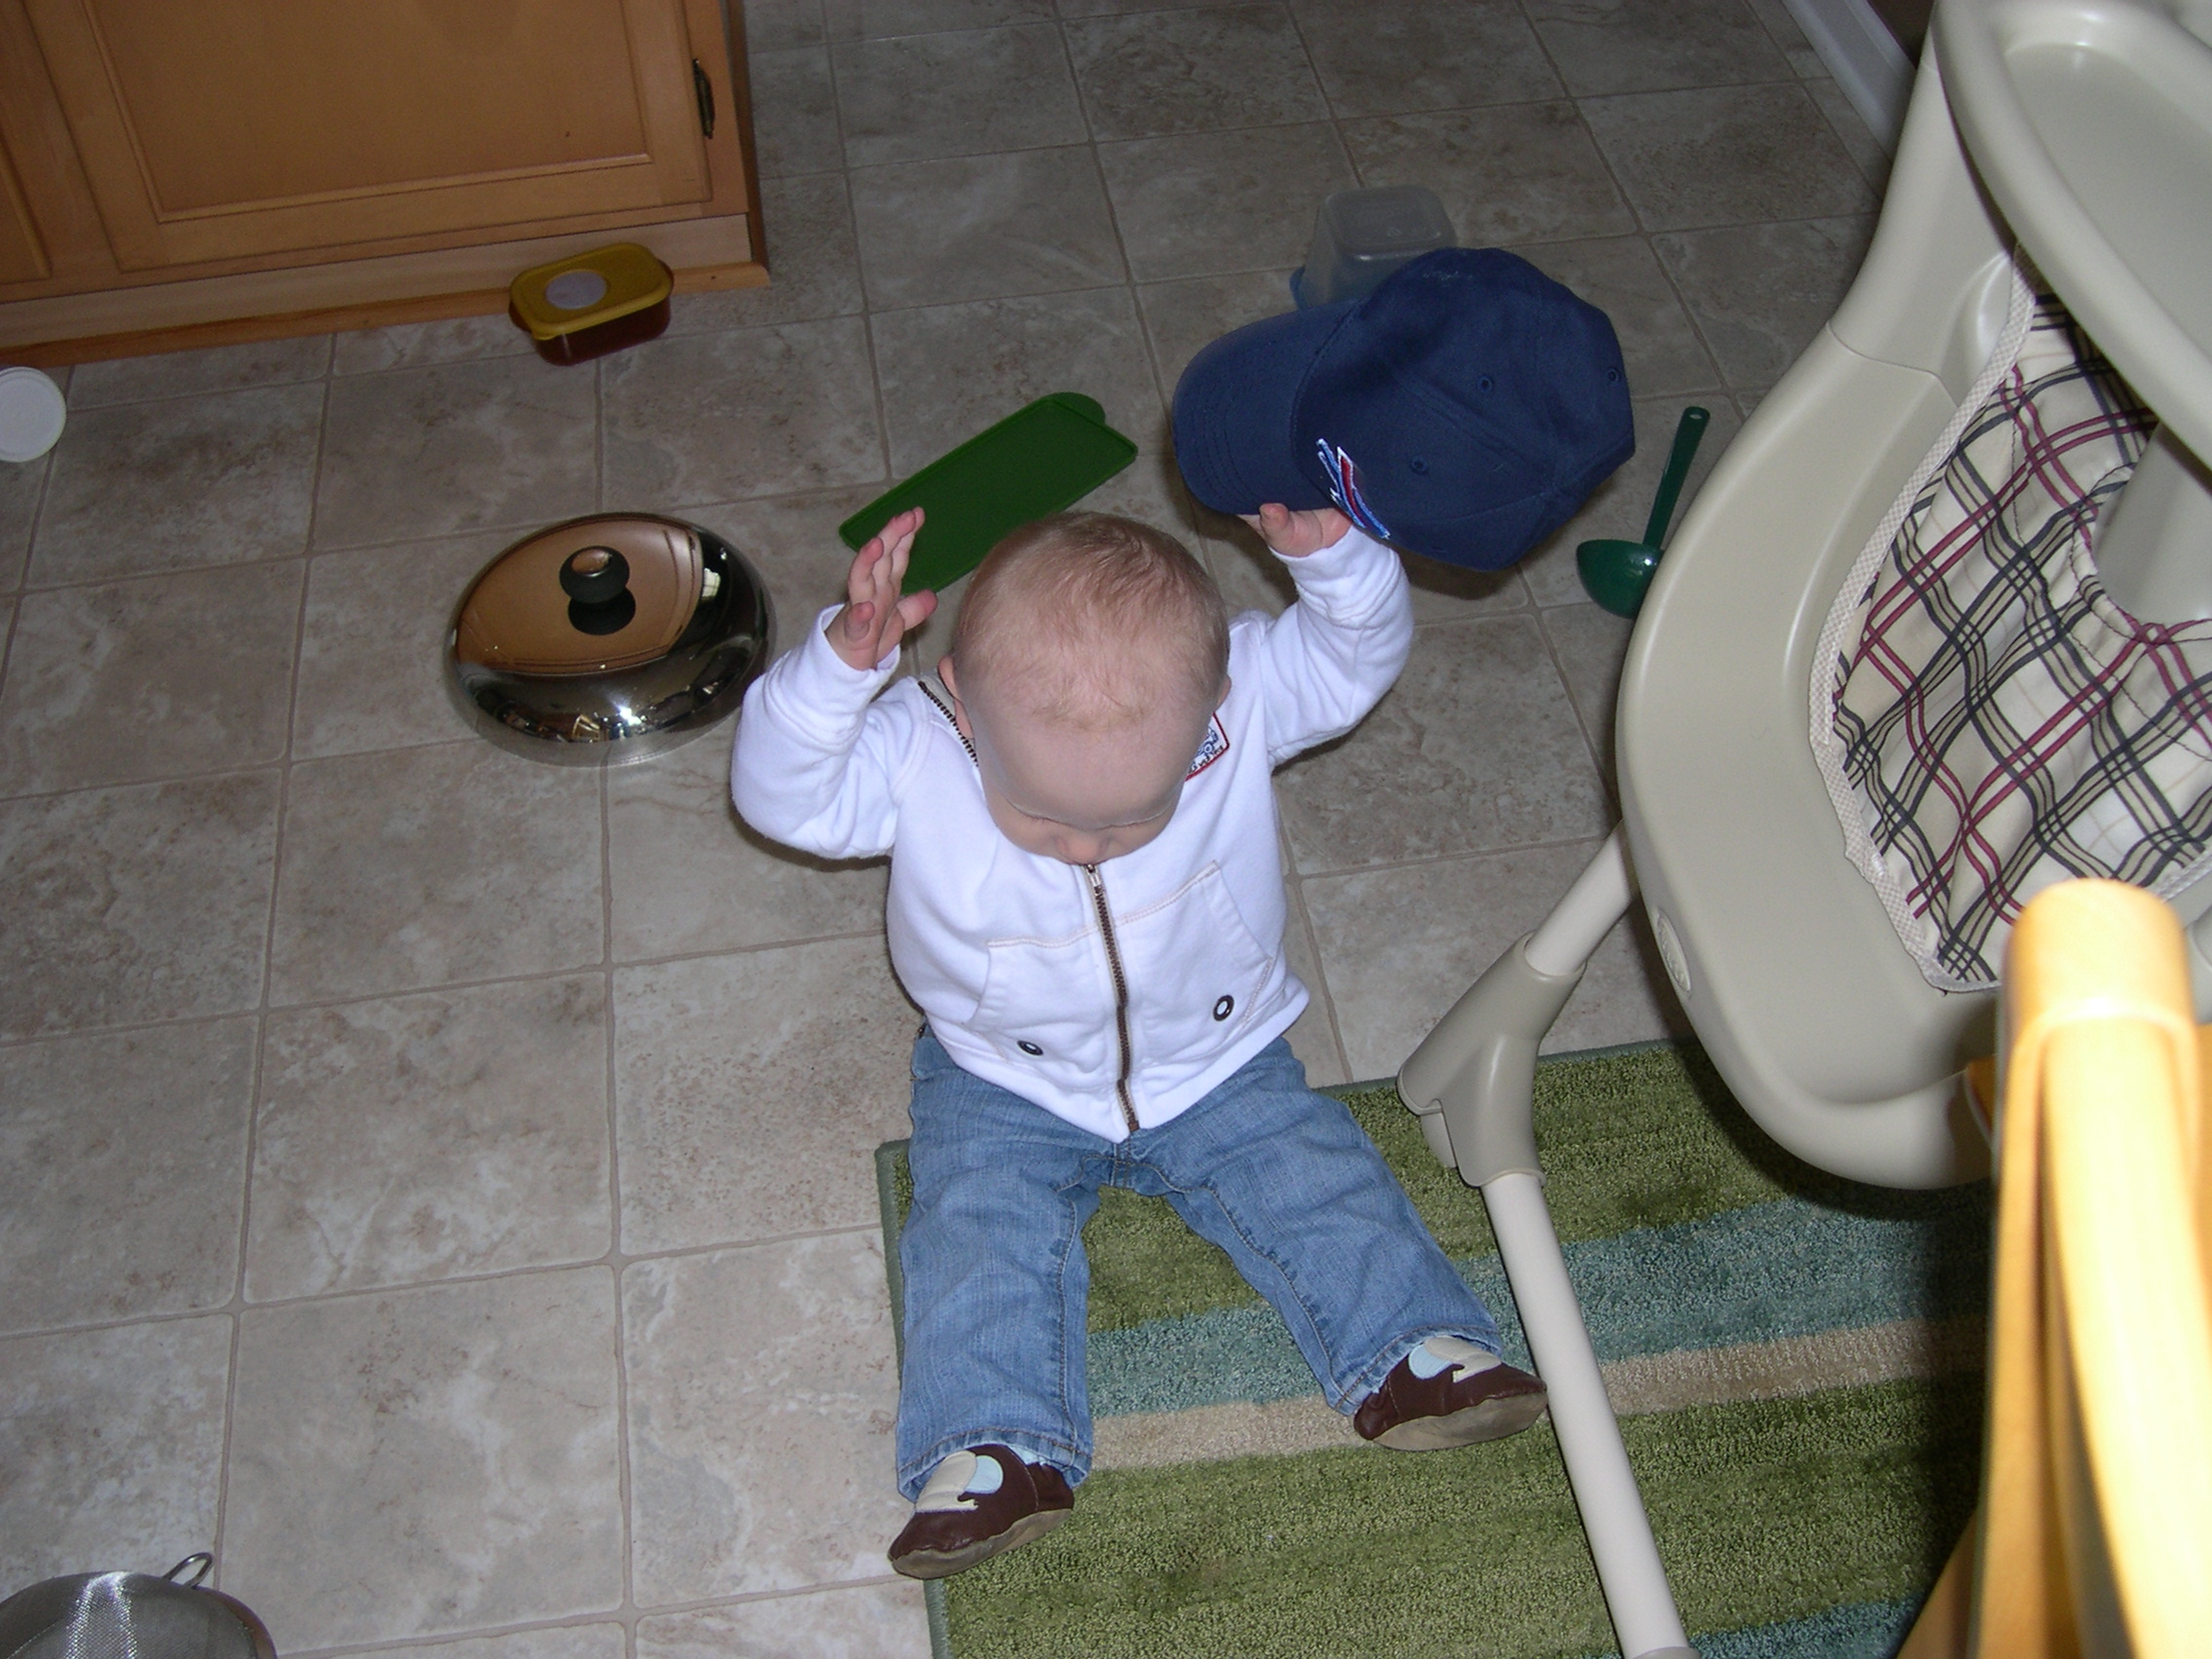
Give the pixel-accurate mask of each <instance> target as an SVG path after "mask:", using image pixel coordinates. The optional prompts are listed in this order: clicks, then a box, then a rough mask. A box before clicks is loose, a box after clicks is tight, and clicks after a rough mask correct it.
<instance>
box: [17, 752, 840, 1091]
mask: <svg viewBox="0 0 2212 1659" xmlns="http://www.w3.org/2000/svg"><path fill="white" fill-rule="evenodd" d="M264 769H265V770H267V769H272V768H264ZM5 804H6V803H0V805H5ZM881 937H882V929H881V928H880V926H879V927H875V928H870V929H866V930H858V931H854V932H850V933H833V934H814V935H809V936H807V937H806V938H803V939H780V940H766V941H764V942H762V943H759V944H744V945H733V946H731V947H729V948H727V949H722V950H686V951H676V952H672V953H671V954H669V955H666V956H642V957H638V958H635V959H633V960H618V961H616V962H614V963H613V965H612V969H611V972H613V973H615V974H621V973H625V972H628V971H630V970H632V969H638V968H668V967H677V966H680V965H682V964H683V963H686V962H713V961H718V960H719V959H721V958H724V957H733V956H765V955H767V954H768V953H769V952H771V951H776V950H795V949H801V948H804V947H806V946H808V945H816V944H841V943H844V942H846V941H848V940H866V939H879V938H881ZM598 971H599V968H598V965H597V964H594V963H589V962H582V963H571V964H569V965H568V966H566V967H561V968H546V969H540V970H538V971H536V972H535V973H529V974H499V975H492V976H488V977H483V978H474V979H441V980H437V981H435V982H433V983H430V984H424V985H412V986H402V987H394V988H390V989H387V990H381V991H369V992H366V993H363V994H360V995H353V996H340V997H317V998H311V999H309V1000H306V1001H303V1002H289V1003H276V1002H272V1003H271V1004H270V1005H269V1012H270V1013H272V1014H312V1013H316V1012H319V1011H324V1010H334V1009H347V1008H361V1007H366V1006H368V1005H369V1004H372V1003H387V1002H402V1001H406V1000H409V999H411V998H418V997H432V996H444V995H446V994H448V993H451V992H455V991H479V990H496V989H498V988H499V987H500V986H503V985H529V984H538V983H543V982H547V981H551V980H556V979H577V978H588V977H590V976H591V975H593V974H594V973H597V972H598ZM255 1013H256V1011H255V1009H252V1008H232V1009H223V1010H220V1011H218V1012H215V1013H212V1014H178V1015H176V1016H175V1017H173V1018H169V1019H141V1020H133V1021H129V1022H125V1023H119V1024H113V1025H84V1026H73V1027H71V1028H70V1029H68V1030H65V1031H36V1032H32V1033H30V1034H29V1035H27V1036H21V1037H8V1038H0V1052H5V1051H8V1050H11V1049H27V1048H31V1047H34V1046H36V1045H38V1044H41V1043H73V1042H80V1041H92V1040H96V1039H103V1038H110V1037H121V1036H128V1035H129V1034H131V1033H134V1032H142V1031H167V1030H173V1029H176V1028H178V1027H182V1026H188V1025H214V1024H218V1023H220V1022H222V1021H223V1020H226V1019H251V1018H253V1017H255Z"/></svg>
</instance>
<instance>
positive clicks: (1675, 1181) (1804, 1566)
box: [877, 1044, 1989, 1659]
mask: <svg viewBox="0 0 2212 1659" xmlns="http://www.w3.org/2000/svg"><path fill="white" fill-rule="evenodd" d="M1335 1092H1337V1093H1339V1094H1340V1095H1342V1096H1343V1097H1344V1098H1345V1099H1346V1102H1347V1104H1349V1105H1350V1107H1351V1109H1352V1111H1353V1113H1354V1115H1355V1116H1356V1117H1357V1118H1358V1119H1359V1121H1360V1123H1361V1124H1363V1125H1364V1126H1365V1127H1366V1129H1367V1131H1368V1133H1369V1134H1370V1135H1372V1136H1373V1137H1374V1138H1375V1141H1376V1143H1377V1145H1379V1146H1380V1147H1381V1148H1382V1149H1383V1155H1384V1156H1385V1157H1386V1158H1387V1159H1388V1160H1389V1161H1390V1164H1391V1166H1392V1167H1393V1168H1394V1169H1395V1170H1396V1171H1397V1172H1398V1176H1399V1179H1400V1180H1401V1181H1403V1182H1404V1183H1405V1186H1406V1189H1407V1191H1408V1192H1409V1193H1410V1194H1411V1195H1412V1197H1413V1199H1414V1202H1415V1203H1416V1205H1418V1206H1419V1209H1420V1212H1421V1214H1422V1216H1423V1217H1424V1218H1425V1219H1426V1221H1427V1222H1428V1224H1429V1227H1430V1229H1431V1230H1432V1231H1433V1232H1434V1233H1435V1235H1436V1237H1437V1239H1438V1241H1439V1242H1440V1243H1441V1244H1442V1245H1443V1246H1444V1248H1445V1250H1446V1252H1447V1253H1448V1254H1450V1255H1451V1256H1452V1258H1453V1259H1454V1261H1455V1262H1456V1264H1457V1265H1458V1267H1459V1269H1460V1271H1461V1272H1462V1273H1463V1274H1464V1275H1465V1277H1466V1278H1467V1279H1468V1281H1469V1282H1470V1283H1471V1284H1473V1285H1474V1287H1475V1288H1476V1290H1477V1291H1478V1292H1479V1293H1480V1294H1481V1295H1482V1296H1483V1297H1484V1299H1485V1300H1486V1301H1487V1302H1488V1303H1489V1304H1490V1306H1491V1308H1492V1309H1493V1311H1495V1312H1496V1314H1497V1315H1498V1318H1499V1321H1500V1323H1501V1324H1502V1325H1503V1326H1504V1327H1505V1330H1506V1337H1507V1357H1508V1358H1510V1359H1514V1360H1515V1361H1517V1362H1518V1363H1520V1364H1523V1365H1526V1364H1528V1363H1529V1360H1528V1353H1527V1348H1526V1346H1525V1345H1524V1343H1523V1341H1522V1338H1521V1333H1520V1329H1519V1325H1518V1323H1517V1321H1516V1319H1515V1317H1514V1313H1513V1302H1512V1297H1511V1295H1510V1293H1509V1292H1508V1290H1507V1287H1506V1282H1505V1276H1504V1272H1503V1271H1502V1270H1501V1268H1500V1267H1499V1264H1498V1259H1497V1255H1496V1247H1495V1244H1494V1242H1493V1238H1492V1235H1491V1232H1490V1226H1489V1222H1488V1220H1487V1218H1486V1216H1485V1213H1484V1209H1483V1204H1482V1200H1481V1198H1480V1196H1479V1195H1477V1194H1475V1193H1473V1192H1471V1191H1470V1190H1468V1189H1467V1188H1466V1187H1464V1186H1462V1185H1461V1184H1460V1182H1459V1179H1458V1177H1457V1176H1456V1175H1455V1174H1453V1173H1451V1172H1450V1171H1448V1170H1445V1169H1442V1168H1440V1167H1439V1166H1438V1165H1437V1163H1436V1161H1435V1160H1434V1159H1433V1158H1431V1157H1430V1156H1429V1154H1428V1151H1427V1149H1426V1148H1425V1146H1423V1144H1422V1142H1421V1138H1420V1133H1419V1127H1418V1126H1417V1125H1416V1124H1415V1122H1414V1120H1413V1117H1412V1115H1411V1114H1410V1113H1408V1112H1407V1111H1406V1110H1405V1109H1404V1107H1403V1106H1401V1105H1400V1104H1399V1102H1398V1099H1397V1095H1396V1093H1395V1091H1394V1090H1393V1089H1392V1088H1390V1087H1389V1086H1388V1085H1386V1084H1385V1085H1380V1086H1369V1087H1364V1088H1349V1089H1340V1090H1336V1091H1335ZM1536 1132H1537V1138H1538V1142H1539V1144H1540V1145H1541V1147H1542V1149H1543V1156H1544V1163H1545V1167H1546V1169H1547V1171H1548V1175H1547V1180H1546V1188H1545V1191H1546V1197H1547V1198H1549V1200H1550V1203H1551V1207H1552V1214H1553V1217H1554V1219H1555V1221H1556V1223H1557V1225H1558V1228H1559V1232H1560V1237H1561V1239H1562V1241H1563V1243H1564V1244H1565V1246H1566V1249H1567V1268H1568V1271H1569V1272H1570V1273H1571V1274H1572V1275H1573V1278H1574V1282H1575V1286H1576V1288H1577V1290H1578V1292H1579V1293H1580V1295H1581V1297H1582V1302H1583V1310H1584V1316H1585V1318H1586V1320H1587V1322H1588V1324H1589V1327H1590V1335H1591V1340H1592V1342H1593V1343H1594V1345H1595V1346H1596V1347H1597V1350H1598V1357H1599V1359H1600V1361H1601V1362H1602V1363H1603V1364H1604V1367H1605V1379H1606V1383H1607V1387H1608V1389H1609V1391H1610V1392H1611V1394H1612V1397H1613V1401H1614V1404H1615V1407H1616V1409H1617V1410H1618V1411H1619V1412H1620V1414H1621V1419H1622V1420H1621V1428H1622V1433H1623V1435H1624V1437H1625V1438H1626V1440H1627V1442H1628V1449H1629V1456H1630V1457H1631V1459H1632V1460H1633V1462H1634V1463H1635V1465H1636V1470H1637V1474H1638V1478H1639V1479H1640V1480H1641V1483H1642V1486H1643V1492H1644V1496H1645V1499H1646V1502H1647V1505H1648V1507H1649V1509H1650V1512H1651V1520H1652V1528H1653V1530H1654V1531H1655V1533H1656V1534H1657V1536H1658V1540H1659V1548H1660V1552H1661V1554H1662V1555H1663V1556H1664V1557H1665V1560H1666V1563H1667V1568H1668V1572H1669V1574H1670V1576H1671V1578H1672V1580H1673V1583H1674V1586H1675V1593H1676V1596H1677V1600H1678V1601H1679V1603H1680V1605H1681V1610H1682V1618H1683V1622H1684V1624H1685V1625H1686V1626H1687V1627H1688V1629H1689V1632H1690V1635H1691V1638H1692V1640H1693V1641H1695V1642H1696V1643H1697V1645H1698V1648H1699V1651H1700V1652H1701V1653H1702V1654H1703V1655H1705V1659H1815V1656H1818V1659H1876V1656H1887V1655H1889V1654H1891V1653H1893V1652H1894V1651H1895V1649H1896V1647H1897V1644H1898V1642H1899V1640H1900V1639H1901V1637H1902V1635H1903V1633H1904V1631H1905V1630H1906V1628H1908V1627H1909V1625H1910V1623H1911V1620H1912V1617H1913V1614H1914V1612H1915V1611H1916V1610H1917V1608H1918V1605H1919V1603H1920V1600H1921V1598H1922V1597H1923V1596H1925V1595H1926V1593H1927V1590H1928V1587H1929V1585H1931V1584H1932V1583H1933V1582H1934V1581H1935V1577H1936V1571H1937V1569H1938V1568H1939V1567H1940V1566H1941V1564H1942V1562H1943V1560H1944V1558H1945V1557H1946V1556H1947V1555H1948V1554H1949V1552H1950V1548H1951V1545H1952V1543H1953V1542H1954V1540H1955V1539H1956V1537H1957V1535H1958V1532H1959V1530H1960V1529H1961V1528H1962V1527H1963V1526H1964V1525H1965V1522H1966V1517H1967V1514H1968V1512H1969V1511H1970V1510H1971V1509H1972V1505H1973V1500H1974V1483H1975V1473H1976V1463H1977V1460H1978V1456H1979V1435H1980V1407H1981V1376H1980V1366H1981V1346H1982V1323H1981V1321H1982V1314H1983V1311H1984V1309H1985V1308H1986V1304H1987V1278H1988V1237H1989V1196H1988V1189H1987V1188H1986V1187H1985V1186H1975V1187H1971V1188H1965V1189H1959V1190H1956V1191H1952V1192H1948V1193H1935V1194H1900V1193H1889V1192H1884V1191H1880V1190H1877V1189H1872V1188H1865V1187H1859V1186H1855V1185H1853V1184H1851V1183H1848V1182H1842V1181H1838V1180H1834V1179H1832V1178H1830V1177H1826V1176H1824V1175H1822V1174H1820V1173H1819V1172H1817V1171H1815V1170H1813V1169H1811V1168H1810V1167H1808V1166H1807V1165H1805V1164H1803V1163H1800V1162H1798V1161H1795V1160H1794V1159H1791V1158H1790V1157H1789V1156H1788V1154H1786V1153H1784V1152H1782V1151H1781V1150H1780V1149H1779V1148H1777V1147H1776V1146H1775V1145H1774V1144H1773V1143H1772V1142H1771V1141H1769V1140H1767V1139H1766V1138H1765V1137H1764V1136H1763V1135H1762V1134H1761V1133H1760V1132H1759V1131H1758V1130H1757V1129H1756V1128H1754V1127H1753V1126H1752V1125H1751V1123H1750V1121H1749V1120H1748V1119H1747V1118H1746V1117H1745V1115H1744V1113H1743V1111H1742V1109H1741V1108H1740V1107H1738V1106H1737V1105H1736V1103H1735V1102H1734V1101H1733V1100H1731V1099H1730V1098H1729V1097H1728V1094H1727V1091H1726V1089H1725V1088H1724V1087H1723V1086H1722V1085H1721V1084H1720V1082H1719V1080H1718V1079H1717V1077H1716V1076H1715V1075H1714V1072H1713V1071H1712V1068H1711V1066H1710V1065H1709V1063H1708V1062H1707V1061H1706V1059H1705V1057H1704V1055H1703V1054H1702V1053H1701V1052H1700V1051H1698V1050H1696V1049H1695V1048H1692V1047H1680V1048H1677V1047H1676V1046H1674V1045H1668V1044H1660V1045H1640V1046H1637V1047H1635V1048H1630V1049H1621V1050H1610V1051H1598V1052H1593V1053H1588V1054H1579V1055H1567V1056H1560V1057H1557V1058H1554V1059H1550V1060H1547V1061H1546V1062H1545V1063H1544V1064H1543V1065H1542V1066H1541V1067H1540V1068H1539V1069H1538V1072H1537V1078H1536ZM904 1154H905V1143H904V1142H894V1143H892V1144H891V1145H888V1146H886V1147H884V1148H883V1149H882V1150H881V1152H880V1153H879V1154H878V1157H877V1167H878V1172H879V1175H880V1178H881V1188H882V1196H883V1203H884V1227H885V1233H886V1235H887V1236H888V1237H893V1238H895V1237H896V1235H897V1228H898V1224H899V1221H900V1219H902V1218H903V1215H904V1211H905V1203H906V1196H907V1186H906V1169H905V1156H904ZM1084 1242H1085V1245H1086V1248H1087V1249H1088V1252H1089V1256H1090V1261H1091V1274H1092V1291H1091V1309H1090V1330H1091V1335H1090V1371H1089V1375H1090V1395H1091V1404H1092V1408H1093V1411H1094V1412H1095V1414H1096V1417H1097V1419H1098V1420H1097V1467H1096V1469H1095V1471H1094V1473H1093V1474H1092V1475H1091V1478H1090V1479H1089V1480H1088V1481H1087V1482H1086V1483H1085V1484H1084V1486H1083V1487H1082V1488H1081V1489H1080V1491H1079V1493H1078V1495H1077V1499H1076V1513H1075V1517H1074V1518H1073V1519H1072V1520H1071V1521H1070V1522H1068V1524H1067V1525H1065V1526H1064V1527H1062V1528H1061V1529H1060V1530H1058V1531H1056V1532H1054V1533H1053V1534H1051V1536H1050V1537H1048V1538H1046V1539H1045V1540H1043V1541H1042V1542H1040V1543H1037V1544H1035V1545H1032V1546H1030V1547H1029V1548H1027V1549H1024V1550H1019V1551H1015V1552H1014V1553H1013V1554H1011V1555H1008V1556H1005V1557H1002V1558H1001V1559H999V1560H997V1561H994V1562H989V1563H986V1564H985V1565H984V1566H982V1567H977V1568H975V1569H973V1570H971V1571H969V1572H966V1573H963V1574H961V1575H959V1576H958V1577H956V1578H953V1579H949V1580H945V1581H943V1582H942V1583H940V1584H937V1585H933V1586H931V1590H930V1604H931V1623H932V1635H933V1638H934V1641H935V1643H936V1649H937V1654H938V1659H1055V1656H1060V1655H1066V1656H1068V1659H1155V1656H1157V1659H1274V1656H1280V1659H1331V1656H1335V1655H1346V1656H1350V1655H1360V1656H1375V1659H1383V1656H1389V1659H1417V1656H1427V1655H1437V1656H1444V1655H1451V1656H1454V1659H1466V1656H1468V1655H1484V1656H1486V1659H1489V1656H1494V1659H1584V1656H1589V1655H1598V1654H1604V1653H1609V1652H1611V1651H1612V1646H1613V1638H1612V1630H1611V1626H1610V1625H1609V1623H1608V1622H1607V1621H1606V1618H1605V1612H1604V1602H1603V1601H1602V1599H1601V1598H1600V1595H1599V1591H1598V1584H1597V1577H1596V1573H1595V1571H1594V1570H1593V1568H1592V1567H1591V1563H1590V1557H1589V1552H1588V1549H1587V1547H1586V1546H1585V1544H1584V1542H1583V1536H1582V1530H1581V1525H1580V1522H1579V1520H1578V1519H1577V1517H1576V1515H1575V1511H1574V1505H1573V1500H1572V1497H1571V1496H1570V1494H1569V1493H1568V1490H1567V1477H1566V1473H1565V1471H1564V1469H1563V1468H1562V1466H1561V1463H1560V1458H1559V1448H1558V1444H1557V1442H1556V1441H1555V1440H1554V1439H1553V1437H1552V1433H1551V1428H1550V1425H1549V1424H1548V1423H1545V1424H1542V1425H1539V1426H1538V1427H1537V1428H1535V1429H1533V1430H1531V1431H1530V1432H1529V1433H1527V1434H1524V1435H1520V1436H1518V1437H1516V1438H1514V1439H1512V1440H1507V1441H1502V1442H1498V1443H1496V1444H1493V1445H1489V1446H1476V1447H1468V1448H1465V1449H1464V1450H1460V1451H1456V1452H1445V1453H1435V1454H1428V1455H1423V1456H1407V1455H1403V1454H1397V1453H1391V1452H1386V1451H1382V1450H1378V1449H1376V1448H1372V1447H1369V1446H1366V1445H1364V1444H1362V1443H1361V1442H1360V1441H1359V1440H1358V1438H1357V1437H1356V1436H1355V1435H1353V1434H1352V1432H1351V1430H1350V1426H1349V1424H1348V1422H1347V1421H1346V1419H1343V1418H1340V1417H1339V1416H1338V1415H1337V1414H1336V1413H1335V1412H1332V1411H1330V1410H1329V1409H1328V1408H1327V1407H1326V1406H1324V1405H1323V1404H1322V1403H1321V1401H1320V1399H1319V1396H1318V1394H1317V1392H1316V1390H1315V1388H1314V1384H1313V1379H1312V1376H1311V1374H1310V1373H1309V1372H1308V1371H1307V1369H1306V1366H1305V1363H1304V1361H1303V1360H1301V1359H1300V1358H1299V1355H1298V1351H1297V1349H1296V1348H1295V1347H1294V1346H1292V1344H1291V1341H1290V1336H1289V1333H1288V1332H1287V1331H1286V1330H1284V1328H1283V1326H1282V1324H1281V1321H1280V1320H1279V1319H1277V1318H1276V1316H1275V1314H1274V1312H1273V1310H1272V1309H1269V1308H1268V1307H1267V1306H1266V1305H1265V1304H1264V1303H1262V1302H1261V1301H1260V1300H1259V1299H1258V1298H1257V1297H1256V1296H1255V1295H1254V1294H1253V1293H1252V1292H1251V1291H1250V1290H1249V1289H1248V1288H1247V1287H1246V1286H1245V1284H1244V1283H1243V1281H1242V1280H1241V1279H1239V1278H1238V1277H1237V1276H1236V1274H1235V1270H1234V1269H1232V1268H1231V1267H1230V1265H1229V1262H1228V1259H1227V1258H1226V1257H1225V1256H1223V1255H1221V1254H1220V1253H1219V1252H1218V1251H1216V1250H1215V1249H1214V1248H1213V1247H1212V1246H1211V1245H1208V1244H1205V1243H1203V1242H1202V1241H1200V1240H1198V1238H1196V1237H1194V1236H1193V1235H1191V1234H1190V1233H1189V1232H1188V1231H1187V1230H1185V1228H1184V1227H1183V1225H1182V1223H1181V1222H1180V1221H1178V1220H1177V1219H1176V1218H1175V1216H1174V1214H1173V1212H1172V1211H1170V1210H1169V1209H1168V1208H1167V1206H1166V1205H1165V1204H1164V1203H1163V1202H1161V1201H1160V1200H1158V1199H1153V1198H1136V1197H1133V1196H1132V1195H1129V1194H1126V1193H1122V1192H1118V1191H1110V1192H1108V1193H1107V1194H1106V1195H1105V1197H1104V1201H1103V1202H1102V1203H1101V1204H1100V1206H1099V1211H1098V1214H1097V1216H1096V1217H1094V1218H1093V1220H1092V1221H1091V1223H1090V1225H1089V1227H1088V1229H1087V1230H1086V1232H1085V1234H1084ZM892 1264H893V1265H892V1273H893V1284H892V1305H893V1307H894V1309H896V1308H897V1307H898V1306H899V1302H900V1296H899V1287H898V1283H897V1272H898V1268H897V1255H896V1251H893V1252H892Z"/></svg>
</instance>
